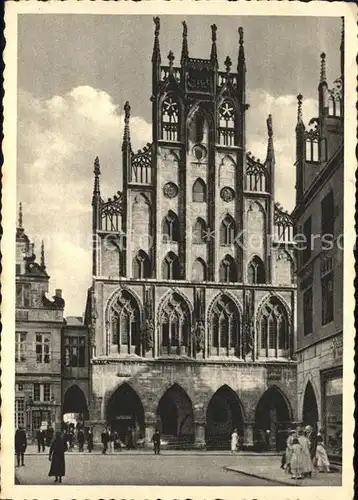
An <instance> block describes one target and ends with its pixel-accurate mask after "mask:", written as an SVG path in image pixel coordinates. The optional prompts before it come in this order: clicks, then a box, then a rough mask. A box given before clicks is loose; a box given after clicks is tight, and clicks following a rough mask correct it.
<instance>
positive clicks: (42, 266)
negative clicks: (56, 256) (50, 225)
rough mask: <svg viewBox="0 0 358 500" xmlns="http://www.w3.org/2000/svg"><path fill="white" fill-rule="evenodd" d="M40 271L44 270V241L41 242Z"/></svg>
mask: <svg viewBox="0 0 358 500" xmlns="http://www.w3.org/2000/svg"><path fill="white" fill-rule="evenodd" d="M40 265H41V269H42V270H43V271H44V270H45V269H46V264H45V245H44V240H42V242H41V262H40Z"/></svg>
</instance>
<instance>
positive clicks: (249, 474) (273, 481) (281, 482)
mask: <svg viewBox="0 0 358 500" xmlns="http://www.w3.org/2000/svg"><path fill="white" fill-rule="evenodd" d="M224 469H226V470H229V471H231V472H236V473H237V474H243V475H244V476H248V477H254V478H256V479H263V480H264V481H269V482H270V483H274V484H276V485H277V484H282V485H284V486H299V485H298V484H296V483H289V482H288V481H282V479H271V478H270V477H264V476H260V475H259V474H254V473H252V472H246V471H242V470H238V469H237V468H233V467H230V466H229V467H224Z"/></svg>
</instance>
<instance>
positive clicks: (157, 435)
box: [152, 429, 160, 455]
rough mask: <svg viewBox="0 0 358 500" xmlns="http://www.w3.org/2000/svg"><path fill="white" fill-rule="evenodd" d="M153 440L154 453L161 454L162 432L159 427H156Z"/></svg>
mask: <svg viewBox="0 0 358 500" xmlns="http://www.w3.org/2000/svg"><path fill="white" fill-rule="evenodd" d="M152 441H153V444H154V455H159V453H160V432H159V430H158V429H156V431H155V433H154V434H153V437H152Z"/></svg>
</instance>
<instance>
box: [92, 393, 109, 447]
mask: <svg viewBox="0 0 358 500" xmlns="http://www.w3.org/2000/svg"><path fill="white" fill-rule="evenodd" d="M104 411H105V410H104V401H103V398H102V397H96V396H94V395H93V399H92V404H91V408H90V415H91V420H90V426H91V427H92V430H93V442H94V443H95V444H97V445H98V444H100V443H101V434H102V432H103V429H104V427H105V425H106V418H105V415H104Z"/></svg>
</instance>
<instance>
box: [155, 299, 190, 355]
mask: <svg viewBox="0 0 358 500" xmlns="http://www.w3.org/2000/svg"><path fill="white" fill-rule="evenodd" d="M159 323H160V331H161V336H162V340H161V353H162V354H178V353H180V354H187V353H188V347H189V332H190V311H189V308H188V306H187V304H186V303H185V301H184V299H183V298H182V297H181V296H180V295H179V294H176V293H174V294H173V295H172V296H171V297H170V298H169V299H168V300H167V302H166V303H165V305H164V307H163V310H162V312H161V314H160V319H159Z"/></svg>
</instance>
